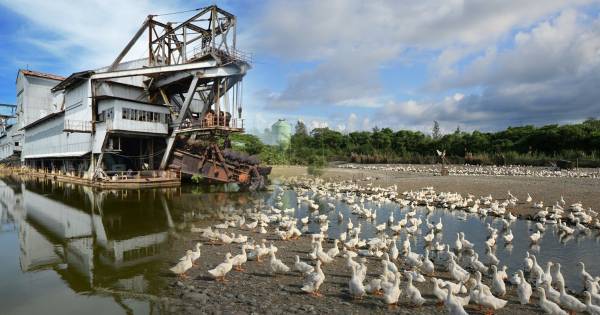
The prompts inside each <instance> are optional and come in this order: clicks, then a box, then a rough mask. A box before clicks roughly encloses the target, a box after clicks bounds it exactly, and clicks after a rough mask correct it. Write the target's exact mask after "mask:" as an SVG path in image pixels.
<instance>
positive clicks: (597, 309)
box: [583, 291, 600, 315]
mask: <svg viewBox="0 0 600 315" xmlns="http://www.w3.org/2000/svg"><path fill="white" fill-rule="evenodd" d="M583 299H584V301H585V311H586V312H587V313H588V314H591V315H600V306H597V305H594V304H592V295H591V294H590V292H588V291H585V292H583Z"/></svg>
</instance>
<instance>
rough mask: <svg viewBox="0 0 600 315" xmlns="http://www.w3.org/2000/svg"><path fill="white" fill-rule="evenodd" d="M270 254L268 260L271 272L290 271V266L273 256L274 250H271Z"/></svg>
mask: <svg viewBox="0 0 600 315" xmlns="http://www.w3.org/2000/svg"><path fill="white" fill-rule="evenodd" d="M270 256H271V260H270V261H269V270H270V271H271V273H285V272H289V271H290V267H288V266H287V265H286V264H284V263H283V261H281V259H278V258H277V257H275V252H273V251H271V253H270Z"/></svg>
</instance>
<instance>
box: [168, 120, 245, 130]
mask: <svg viewBox="0 0 600 315" xmlns="http://www.w3.org/2000/svg"><path fill="white" fill-rule="evenodd" d="M210 128H215V129H244V119H242V118H231V119H229V120H228V121H223V119H221V121H219V122H217V121H216V119H214V120H213V119H203V120H193V121H189V120H188V121H183V122H182V123H181V124H180V125H179V129H180V130H181V129H210Z"/></svg>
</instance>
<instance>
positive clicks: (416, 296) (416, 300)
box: [404, 273, 425, 306]
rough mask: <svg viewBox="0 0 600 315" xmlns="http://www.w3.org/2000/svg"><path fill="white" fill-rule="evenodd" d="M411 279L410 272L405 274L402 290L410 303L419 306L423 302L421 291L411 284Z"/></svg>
mask: <svg viewBox="0 0 600 315" xmlns="http://www.w3.org/2000/svg"><path fill="white" fill-rule="evenodd" d="M412 281H413V277H412V274H410V273H408V274H406V287H405V288H404V291H405V292H406V296H407V297H408V299H409V301H410V303H411V304H413V305H417V306H421V305H423V303H425V299H424V298H423V297H422V296H421V291H419V289H417V288H416V287H415V286H414V285H413V283H412Z"/></svg>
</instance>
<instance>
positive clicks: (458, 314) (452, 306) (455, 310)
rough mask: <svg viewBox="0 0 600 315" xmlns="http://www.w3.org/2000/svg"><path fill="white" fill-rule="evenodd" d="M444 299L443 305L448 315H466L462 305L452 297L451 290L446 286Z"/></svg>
mask: <svg viewBox="0 0 600 315" xmlns="http://www.w3.org/2000/svg"><path fill="white" fill-rule="evenodd" d="M446 291H447V292H446V299H445V300H444V305H446V310H447V311H448V314H450V315H468V313H467V312H466V311H465V309H464V308H463V305H462V304H461V303H460V302H459V301H458V300H457V299H456V298H454V296H453V295H452V290H450V288H449V287H448V286H446Z"/></svg>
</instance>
